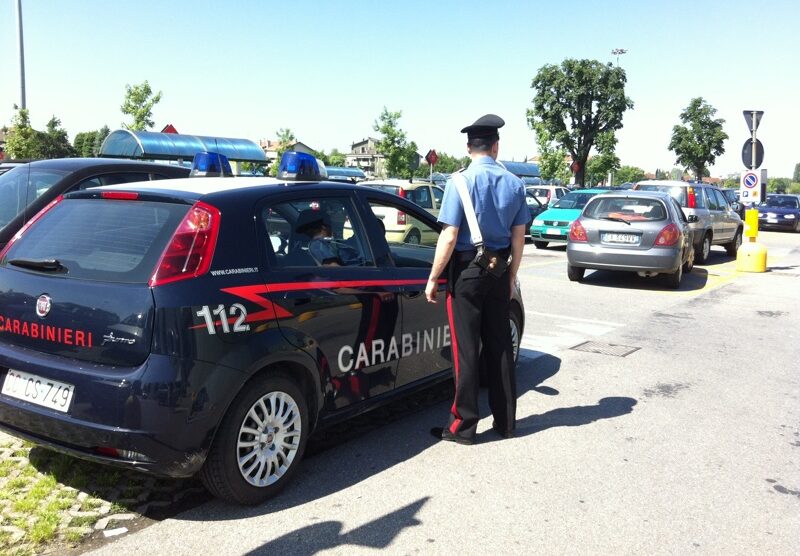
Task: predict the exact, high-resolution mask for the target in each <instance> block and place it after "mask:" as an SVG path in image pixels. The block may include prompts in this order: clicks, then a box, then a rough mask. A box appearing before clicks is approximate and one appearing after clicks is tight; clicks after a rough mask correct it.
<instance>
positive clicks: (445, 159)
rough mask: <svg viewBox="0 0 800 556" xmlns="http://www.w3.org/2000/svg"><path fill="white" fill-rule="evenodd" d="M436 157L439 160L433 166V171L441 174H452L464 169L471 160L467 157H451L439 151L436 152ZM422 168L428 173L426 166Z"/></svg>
mask: <svg viewBox="0 0 800 556" xmlns="http://www.w3.org/2000/svg"><path fill="white" fill-rule="evenodd" d="M436 155H437V156H438V157H439V160H437V161H436V164H435V165H434V166H433V171H434V172H439V173H441V174H452V173H453V172H455V171H457V170H460V169H461V168H466V167H467V166H468V165H469V162H470V160H471V159H470V157H468V156H462V157H461V158H457V157H455V156H453V155H450V154H447V153H445V152H439V151H437V152H436ZM424 168H425V169H427V170H428V172H430V168H429V167H428V166H424Z"/></svg>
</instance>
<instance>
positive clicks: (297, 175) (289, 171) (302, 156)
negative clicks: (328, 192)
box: [278, 151, 328, 181]
mask: <svg viewBox="0 0 800 556" xmlns="http://www.w3.org/2000/svg"><path fill="white" fill-rule="evenodd" d="M327 177H328V172H327V170H326V169H325V164H323V163H322V162H320V161H319V160H317V159H316V158H315V157H314V156H312V155H310V154H308V153H301V152H297V151H286V152H285V153H283V156H282V157H281V163H280V165H279V166H278V179H280V180H293V181H320V180H324V179H326V178H327Z"/></svg>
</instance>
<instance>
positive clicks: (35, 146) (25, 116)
mask: <svg viewBox="0 0 800 556" xmlns="http://www.w3.org/2000/svg"><path fill="white" fill-rule="evenodd" d="M14 110H16V111H17V113H16V114H15V115H14V117H13V118H12V119H11V127H10V128H9V129H8V133H7V135H6V147H5V148H6V154H8V156H9V157H10V158H43V155H42V153H43V151H44V138H43V135H44V133H42V132H41V131H36V130H35V129H33V128H32V127H31V119H30V114H29V112H28V110H26V109H25V108H19V107H18V106H17V105H16V104H15V105H14Z"/></svg>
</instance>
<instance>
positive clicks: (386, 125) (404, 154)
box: [372, 106, 419, 178]
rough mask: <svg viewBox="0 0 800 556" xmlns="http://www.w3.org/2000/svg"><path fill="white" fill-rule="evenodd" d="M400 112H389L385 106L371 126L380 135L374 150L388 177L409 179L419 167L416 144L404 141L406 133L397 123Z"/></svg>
mask: <svg viewBox="0 0 800 556" xmlns="http://www.w3.org/2000/svg"><path fill="white" fill-rule="evenodd" d="M402 114H403V113H402V112H400V111H397V112H390V111H389V110H388V109H387V108H386V107H385V106H384V107H383V112H381V115H380V116H379V117H378V120H377V121H375V122H374V123H373V125H372V129H374V130H375V131H377V132H378V133H380V134H381V135H382V137H381V139H380V140H379V141H378V144H377V146H376V149H377V151H378V153H380V154H382V155H383V156H384V170H385V173H386V174H387V175H388V176H392V177H398V178H410V177H412V176H413V174H414V170H415V169H416V167H418V166H419V155H418V154H417V144H416V143H415V142H414V141H411V142H409V141H408V140H407V139H406V132H405V131H403V130H402V129H400V127H399V126H398V122H399V120H400V116H402Z"/></svg>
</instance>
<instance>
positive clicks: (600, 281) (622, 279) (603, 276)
mask: <svg viewBox="0 0 800 556" xmlns="http://www.w3.org/2000/svg"><path fill="white" fill-rule="evenodd" d="M665 278H666V276H665V275H662V274H659V275H658V276H653V277H650V278H645V277H642V276H639V275H638V274H636V273H635V272H620V271H610V270H593V271H590V272H588V273H587V274H586V277H585V278H584V279H583V280H582V281H581V284H584V285H587V286H600V287H606V288H627V289H631V290H651V291H656V290H661V291H682V292H685V291H694V290H702V289H703V288H704V287H705V286H706V283H707V282H708V271H707V270H706V269H704V268H700V267H698V266H695V267H694V268H693V269H692V271H691V272H690V273H688V274H687V273H685V272H684V273H683V280H681V286H680V287H679V288H678V289H677V290H673V289H672V288H670V287H669V286H668V285H667V284H666V282H665Z"/></svg>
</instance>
